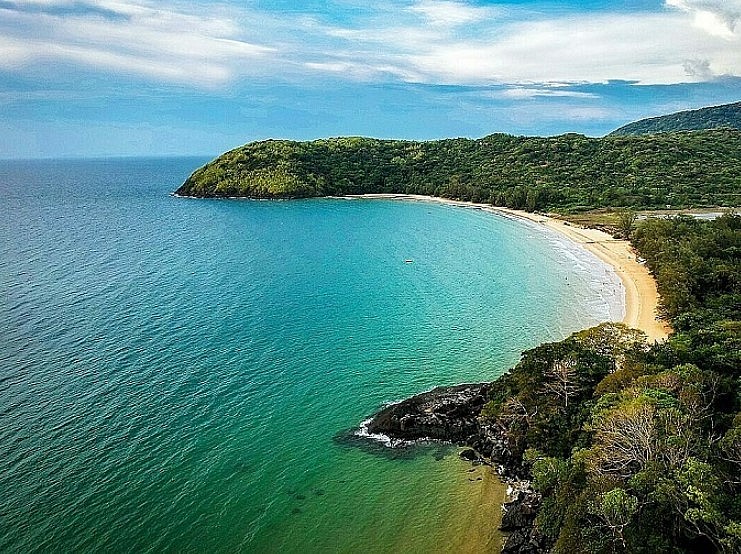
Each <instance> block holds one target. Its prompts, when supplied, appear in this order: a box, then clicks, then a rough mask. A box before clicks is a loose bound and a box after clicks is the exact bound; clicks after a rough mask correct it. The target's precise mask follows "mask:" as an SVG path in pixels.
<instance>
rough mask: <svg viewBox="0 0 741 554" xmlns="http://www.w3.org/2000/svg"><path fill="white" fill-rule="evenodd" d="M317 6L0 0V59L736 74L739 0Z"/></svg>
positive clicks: (568, 74) (521, 91)
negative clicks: (622, 7) (564, 9)
mask: <svg viewBox="0 0 741 554" xmlns="http://www.w3.org/2000/svg"><path fill="white" fill-rule="evenodd" d="M338 1H339V0H338ZM326 5H327V8H326V10H325V11H321V10H319V11H317V10H316V9H315V10H313V11H309V10H307V11H306V12H303V13H302V12H301V11H300V8H296V9H295V10H291V11H290V12H285V11H281V10H277V9H275V10H270V9H267V8H263V9H262V10H257V9H253V8H249V7H247V8H245V7H244V6H243V5H242V4H240V3H236V2H235V3H234V4H231V5H230V4H226V3H219V4H211V3H205V4H201V5H197V4H193V3H190V4H183V3H180V2H176V1H174V0H162V1H160V2H153V1H149V0H77V1H75V0H26V1H20V0H12V1H0V69H2V70H5V71H9V72H16V73H22V72H23V71H25V70H26V69H27V68H29V67H43V68H45V70H46V71H47V72H48V73H49V74H50V75H52V74H53V72H54V68H55V66H58V65H62V66H64V67H65V68H67V70H69V68H70V67H71V68H73V69H74V68H77V67H79V68H81V69H84V70H93V71H98V72H102V73H111V74H115V75H126V76H133V77H136V78H144V79H148V80H150V81H154V82H158V83H165V84H167V83H170V84H176V85H179V86H182V85H190V86H193V87H200V88H219V87H225V86H228V85H229V84H230V83H232V82H234V81H237V80H239V79H249V78H269V79H308V80H311V79H315V78H317V77H321V76H332V77H333V78H339V79H350V80H360V81H370V82H384V83H389V82H392V83H393V82H407V83H408V82H412V83H423V84H451V85H508V86H511V87H512V88H511V92H509V93H508V94H509V95H510V96H509V97H510V98H532V97H534V96H546V95H557V94H560V95H566V93H565V92H561V93H556V92H554V91H553V89H546V88H543V87H544V86H546V85H552V84H554V83H561V84H563V83H566V84H580V83H607V82H610V81H629V82H633V83H636V84H647V85H653V84H676V83H688V82H689V83H691V82H702V81H708V80H712V79H715V78H718V77H722V76H741V24H740V23H739V22H740V21H741V0H666V2H665V5H664V6H663V7H661V8H659V9H655V10H653V11H641V12H640V13H638V12H636V13H630V12H627V13H626V12H619V13H618V12H609V11H599V12H591V13H569V14H565V13H561V14H551V15H547V14H546V15H544V13H541V12H536V11H532V10H527V9H525V8H522V7H520V8H518V7H515V6H509V7H506V8H505V7H497V8H492V7H487V6H483V5H478V4H476V3H474V2H471V1H469V2H466V1H463V0H411V1H406V2H393V3H387V2H383V1H381V2H378V3H369V5H367V6H363V5H361V4H357V5H354V6H353V9H352V10H346V11H345V12H342V13H344V14H345V15H344V16H343V17H342V18H338V17H336V14H335V13H334V12H333V8H335V9H339V7H341V4H336V5H333V4H332V3H331V2H328V3H327V4H326ZM342 5H345V4H342ZM345 7H346V5H345ZM577 96H578V94H577Z"/></svg>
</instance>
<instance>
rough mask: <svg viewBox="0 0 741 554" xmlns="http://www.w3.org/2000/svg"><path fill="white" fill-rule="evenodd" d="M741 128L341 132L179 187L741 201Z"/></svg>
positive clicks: (281, 144)
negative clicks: (416, 134) (411, 134)
mask: <svg viewBox="0 0 741 554" xmlns="http://www.w3.org/2000/svg"><path fill="white" fill-rule="evenodd" d="M740 190H741V131H737V130H729V129H726V130H713V131H695V132H679V133H666V134H660V135H646V136H626V137H606V138H588V137H585V136H582V135H577V134H567V135H562V136H558V137H550V138H543V137H516V136H511V135H504V134H495V135H490V136H487V137H484V138H482V139H478V140H472V139H463V138H459V139H449V140H439V141H429V142H412V141H397V140H377V139H369V138H335V139H326V140H317V141H313V142H292V141H285V140H270V141H263V142H255V143H250V144H247V145H245V146H242V147H240V148H237V149H235V150H232V151H230V152H227V153H225V154H223V155H222V156H220V157H218V158H217V159H215V160H213V161H212V162H210V163H208V164H206V165H205V166H203V167H201V168H200V169H198V170H196V171H195V172H194V173H193V175H191V176H190V178H188V180H187V181H186V182H185V183H184V184H183V185H182V187H180V189H179V190H178V191H177V194H180V195H183V196H197V197H219V196H221V197H225V196H245V197H252V198H296V197H312V196H327V195H345V194H363V193H382V192H387V193H407V194H426V195H433V196H440V197H445V198H454V199H460V200H470V201H474V202H486V203H490V204H493V205H497V206H507V207H510V208H517V209H525V210H529V211H533V210H541V211H544V210H552V211H560V212H570V211H571V212H573V211H580V210H584V209H588V208H600V207H608V206H610V207H620V206H632V207H637V208H666V207H667V206H671V207H692V206H734V205H737V204H738V202H739V196H740V195H739V191H740Z"/></svg>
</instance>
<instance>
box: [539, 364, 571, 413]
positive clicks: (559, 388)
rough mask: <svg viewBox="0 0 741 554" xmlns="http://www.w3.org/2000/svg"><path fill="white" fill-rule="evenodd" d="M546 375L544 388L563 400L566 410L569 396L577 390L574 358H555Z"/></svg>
mask: <svg viewBox="0 0 741 554" xmlns="http://www.w3.org/2000/svg"><path fill="white" fill-rule="evenodd" d="M546 377H547V381H546V382H545V387H546V389H547V390H548V391H550V392H552V393H553V394H555V395H556V396H558V397H559V398H560V399H561V400H562V401H563V407H564V410H568V409H569V398H572V397H573V396H575V395H576V394H577V392H578V391H579V385H578V384H577V379H578V373H577V370H576V360H574V359H573V358H570V357H569V358H565V359H563V360H556V361H555V362H553V363H552V364H551V366H550V368H548V371H547V372H546Z"/></svg>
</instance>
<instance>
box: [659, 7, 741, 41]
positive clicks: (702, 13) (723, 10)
mask: <svg viewBox="0 0 741 554" xmlns="http://www.w3.org/2000/svg"><path fill="white" fill-rule="evenodd" d="M666 5H667V6H669V7H672V8H678V9H680V10H682V11H684V12H686V13H689V14H691V15H692V16H693V17H694V23H695V25H696V26H697V27H698V28H700V29H702V30H704V31H706V32H707V33H709V34H711V35H715V36H718V37H723V38H727V39H732V38H733V37H734V35H735V31H736V26H737V24H738V22H739V21H740V20H741V0H666Z"/></svg>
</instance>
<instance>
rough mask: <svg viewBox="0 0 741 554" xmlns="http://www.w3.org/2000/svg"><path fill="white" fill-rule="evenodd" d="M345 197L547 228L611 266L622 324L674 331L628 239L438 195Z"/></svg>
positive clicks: (657, 336)
mask: <svg viewBox="0 0 741 554" xmlns="http://www.w3.org/2000/svg"><path fill="white" fill-rule="evenodd" d="M343 198H361V199H362V198H369V199H373V198H384V199H390V200H413V201H419V202H437V203H440V204H446V205H451V206H459V207H464V208H466V207H467V208H475V209H479V210H483V211H487V212H490V213H494V214H498V215H504V216H506V217H514V218H517V219H522V220H525V221H528V222H530V223H535V224H538V225H542V226H544V227H545V228H547V229H549V230H551V231H553V232H555V233H557V234H559V235H561V236H562V237H565V238H567V239H569V241H570V242H572V243H574V244H575V245H576V246H577V247H579V248H583V249H585V250H587V251H588V252H590V253H592V254H593V255H594V256H596V257H597V258H599V259H600V260H601V261H603V262H604V263H606V264H607V265H609V266H610V267H611V268H612V269H613V270H614V272H615V273H616V274H617V276H618V277H619V278H620V281H621V282H622V284H623V288H624V289H625V310H624V315H623V319H622V323H625V324H626V325H627V326H628V327H632V328H635V329H639V330H641V331H643V332H644V333H645V334H646V337H647V339H648V340H649V341H650V342H656V341H663V340H666V338H667V337H668V336H669V332H670V331H671V328H670V327H669V326H668V325H667V324H666V323H665V322H664V321H662V320H658V319H657V313H658V311H657V310H658V306H659V293H658V291H657V289H656V281H655V280H654V278H653V276H652V275H651V273H650V272H649V271H648V268H647V267H646V266H645V265H643V264H641V263H639V262H638V260H637V259H636V255H635V253H634V252H633V249H632V247H631V244H630V242H629V241H627V240H621V239H615V238H613V237H612V236H610V235H609V234H607V233H605V232H604V231H600V230H597V229H587V228H583V227H577V226H574V225H572V224H570V223H568V222H567V221H563V220H561V219H556V218H553V217H549V216H546V215H540V214H534V213H530V212H525V211H522V210H513V209H510V208H502V207H497V206H491V205H489V204H476V203H473V202H464V201H460V200H450V199H447V198H438V197H435V196H423V195H416V194H361V195H348V196H345V197H343Z"/></svg>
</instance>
